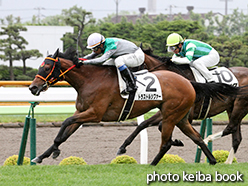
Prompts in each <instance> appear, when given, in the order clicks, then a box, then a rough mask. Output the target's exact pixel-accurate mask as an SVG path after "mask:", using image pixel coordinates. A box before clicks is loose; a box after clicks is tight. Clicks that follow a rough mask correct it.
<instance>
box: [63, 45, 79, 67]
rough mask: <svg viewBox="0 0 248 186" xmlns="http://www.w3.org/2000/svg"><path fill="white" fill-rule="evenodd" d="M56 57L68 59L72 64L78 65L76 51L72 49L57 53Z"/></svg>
mask: <svg viewBox="0 0 248 186" xmlns="http://www.w3.org/2000/svg"><path fill="white" fill-rule="evenodd" d="M58 57H61V58H64V59H69V60H71V61H72V62H73V63H74V64H77V63H78V58H77V51H76V49H74V48H73V47H69V48H68V49H67V50H66V51H65V52H64V53H62V52H59V55H58Z"/></svg>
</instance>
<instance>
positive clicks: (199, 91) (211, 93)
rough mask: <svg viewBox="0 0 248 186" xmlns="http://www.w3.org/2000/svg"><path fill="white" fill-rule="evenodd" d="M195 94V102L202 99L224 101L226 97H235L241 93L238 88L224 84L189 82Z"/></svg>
mask: <svg viewBox="0 0 248 186" xmlns="http://www.w3.org/2000/svg"><path fill="white" fill-rule="evenodd" d="M191 84H192V85H193V87H194V89H195V92H196V101H199V100H201V98H203V97H211V98H214V97H215V98H217V99H219V100H224V99H225V98H226V97H234V98H235V97H236V96H238V95H241V94H243V93H241V92H240V89H241V88H240V87H234V86H232V85H228V84H225V83H198V82H193V81H191Z"/></svg>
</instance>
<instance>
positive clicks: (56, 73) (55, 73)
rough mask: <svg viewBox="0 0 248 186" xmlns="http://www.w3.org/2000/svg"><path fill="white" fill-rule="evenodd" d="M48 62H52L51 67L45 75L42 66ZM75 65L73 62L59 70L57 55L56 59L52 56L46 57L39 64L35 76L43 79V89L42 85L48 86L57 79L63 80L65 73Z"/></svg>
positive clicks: (59, 64)
mask: <svg viewBox="0 0 248 186" xmlns="http://www.w3.org/2000/svg"><path fill="white" fill-rule="evenodd" d="M46 61H47V62H46ZM49 62H52V63H53V64H52V69H51V71H50V72H49V74H47V75H46V73H45V72H44V70H43V68H42V67H44V66H45V64H46V63H49ZM75 66H76V65H75V64H74V65H73V66H71V67H70V68H68V69H67V70H65V71H64V72H63V71H62V70H61V63H60V60H59V58H58V57H57V58H56V59H54V58H52V57H46V58H45V61H44V62H43V63H42V64H41V66H40V68H39V72H38V74H37V75H36V76H35V77H37V78H40V79H42V80H43V81H45V83H44V85H43V86H42V89H43V88H44V87H49V86H51V85H53V84H55V83H56V82H58V81H63V80H64V79H65V74H66V73H67V72H69V71H70V70H72V69H73V68H74V67H75Z"/></svg>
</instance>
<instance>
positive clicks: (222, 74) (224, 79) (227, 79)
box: [190, 66, 239, 87]
mask: <svg viewBox="0 0 248 186" xmlns="http://www.w3.org/2000/svg"><path fill="white" fill-rule="evenodd" d="M190 68H191V70H192V72H193V75H194V77H195V80H196V82H200V83H206V79H205V78H204V77H203V76H202V75H201V73H200V72H199V71H198V70H197V69H196V68H194V67H192V66H191V67H190ZM210 72H211V73H212V75H213V77H214V81H215V82H216V83H226V84H229V85H233V86H235V87H238V86H239V82H238V80H237V78H236V77H235V76H234V74H233V73H232V72H231V71H230V70H229V69H228V68H226V67H216V68H214V69H212V70H211V69H210Z"/></svg>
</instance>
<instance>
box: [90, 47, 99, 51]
mask: <svg viewBox="0 0 248 186" xmlns="http://www.w3.org/2000/svg"><path fill="white" fill-rule="evenodd" d="M99 48H100V46H96V47H95V48H92V49H91V50H92V51H93V52H96V51H97V50H98V49H99Z"/></svg>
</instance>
